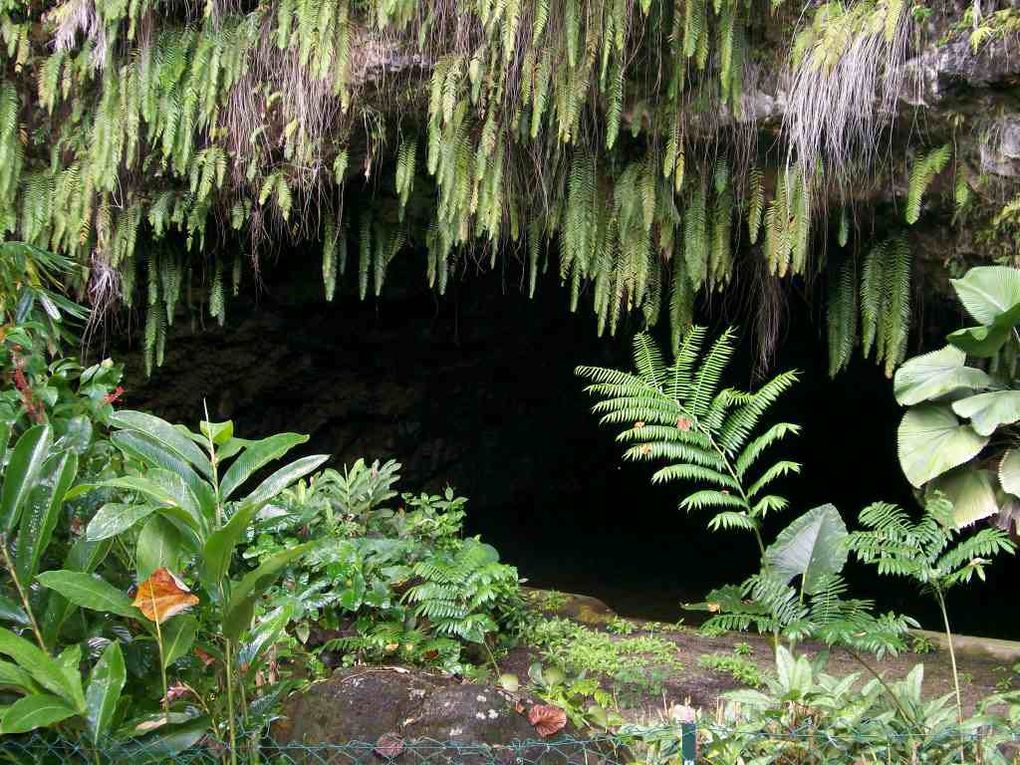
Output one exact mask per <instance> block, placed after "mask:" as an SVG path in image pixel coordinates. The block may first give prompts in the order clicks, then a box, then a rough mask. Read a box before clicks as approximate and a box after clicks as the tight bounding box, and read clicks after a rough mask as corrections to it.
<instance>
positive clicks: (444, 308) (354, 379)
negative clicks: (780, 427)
mask: <svg viewBox="0 0 1020 765" xmlns="http://www.w3.org/2000/svg"><path fill="white" fill-rule="evenodd" d="M317 265H318V264H317V263H316V262H307V263H305V264H304V265H301V264H300V263H299V262H295V260H294V258H291V259H288V261H287V262H286V266H287V268H286V269H283V268H280V269H278V271H279V273H277V274H273V273H267V274H266V284H265V286H264V289H263V290H262V292H261V293H260V295H259V298H258V304H257V305H256V303H255V302H254V301H253V300H252V299H251V298H248V299H247V302H246V301H245V300H243V299H242V300H237V301H235V302H234V303H232V304H231V310H232V315H231V316H229V317H228V322H227V326H226V328H225V329H220V328H216V327H209V328H207V330H206V331H205V332H197V333H191V332H188V331H185V330H184V329H180V330H177V331H175V332H174V333H173V335H172V337H171V339H170V341H169V344H168V350H167V359H166V363H165V364H164V366H163V367H162V368H161V369H159V370H157V371H156V372H155V373H154V374H153V376H152V378H151V379H150V380H145V379H144V376H143V373H142V371H141V363H140V360H139V358H138V355H137V352H135V353H133V354H128V355H127V356H124V354H121V356H122V357H123V358H127V359H128V361H129V385H128V394H127V397H126V405H127V406H132V407H143V408H150V409H151V410H153V411H155V412H157V413H160V414H162V415H163V416H165V417H167V418H168V419H172V420H177V421H182V422H188V423H190V424H192V425H194V424H195V423H196V422H197V420H198V419H199V417H200V415H201V411H202V410H201V407H202V399H203V396H205V397H207V399H208V403H209V408H210V414H211V416H213V417H214V418H228V417H229V418H231V419H233V420H234V421H235V424H236V426H237V429H238V431H239V433H240V434H241V435H245V436H249V437H256V436H262V435H266V434H268V433H271V432H276V431H282V430H294V431H299V432H304V433H309V434H310V435H311V442H310V444H309V445H308V447H309V448H308V451H321V452H329V453H331V454H333V455H334V458H335V462H334V464H335V465H338V464H340V463H342V462H344V461H350V460H353V459H355V458H356V457H359V456H364V457H366V458H368V459H373V458H382V459H385V458H390V457H393V458H395V459H397V460H399V461H400V462H402V463H403V465H404V470H403V475H404V480H403V484H402V485H403V488H404V489H405V490H408V491H412V490H413V491H419V490H421V489H423V488H425V489H428V490H432V491H436V490H439V489H441V488H442V487H443V486H444V485H445V484H446V483H447V482H449V483H450V484H452V485H454V486H455V487H456V489H457V490H458V492H459V493H461V494H463V495H465V496H467V497H468V498H469V499H470V503H469V529H470V532H471V533H478V534H481V535H483V536H484V537H485V539H486V540H487V541H489V542H491V543H493V544H494V545H495V546H496V547H497V548H498V549H499V550H500V551H501V553H502V554H503V557H504V558H505V559H506V560H508V561H510V562H512V563H514V564H516V565H517V566H518V567H519V570H520V573H521V575H522V576H524V577H526V578H527V579H528V580H529V582H530V583H531V584H533V585H536V586H542V587H551V588H556V589H562V590H569V591H576V592H583V593H588V594H592V595H596V596H598V597H600V598H602V599H604V600H605V601H606V602H608V603H609V604H610V605H611V606H612V607H613V608H614V609H616V610H617V611H619V612H620V613H622V614H624V615H628V616H639V617H647V618H657V619H663V620H673V619H676V618H678V617H681V616H683V615H684V614H683V611H682V610H681V608H680V603H682V602H684V601H696V600H699V599H701V598H702V597H703V595H704V594H705V593H706V591H707V590H708V589H709V588H711V587H713V586H716V585H720V584H723V583H727V582H735V581H740V580H742V579H743V578H744V577H745V576H747V575H748V574H750V573H752V571H753V570H754V568H755V567H756V559H757V552H756V548H755V547H754V545H753V543H752V542H751V541H750V540H749V539H748V538H745V537H744V536H742V535H741V534H739V533H738V532H719V533H710V532H709V531H708V530H707V529H706V522H707V520H708V516H707V515H698V514H694V515H687V514H686V513H683V512H681V511H679V510H678V509H677V507H676V505H677V501H678V499H679V498H680V496H681V495H682V491H681V487H678V486H669V487H653V486H651V485H650V483H649V476H650V474H651V471H650V469H649V466H647V465H623V464H621V460H620V453H621V449H620V448H619V447H618V445H617V444H616V443H615V442H614V440H613V437H612V434H611V432H610V431H608V430H605V429H602V428H600V427H599V426H598V424H597V423H596V421H595V419H594V418H593V417H592V416H591V414H590V412H589V407H590V403H591V402H590V401H589V400H588V399H587V397H586V396H585V395H584V394H583V393H582V392H581V385H580V383H579V381H578V380H577V378H575V376H574V374H573V369H574V367H575V366H576V365H578V364H598V365H604V366H606V365H611V366H629V363H630V362H629V355H630V340H629V333H628V332H621V333H620V335H619V336H618V337H616V338H608V339H606V338H603V339H600V338H598V337H597V336H596V334H595V325H594V321H593V320H592V318H591V317H590V315H588V313H587V312H585V310H583V311H579V313H578V314H576V315H573V314H571V313H569V311H568V310H567V308H566V303H567V296H566V294H565V292H564V291H563V290H560V289H558V288H557V287H556V286H555V283H554V282H553V281H552V280H551V279H547V280H545V281H544V282H542V283H541V285H540V288H539V293H538V295H537V296H536V298H535V299H534V300H530V301H529V300H528V299H527V298H526V297H524V296H523V295H522V294H521V291H520V284H519V281H518V279H519V274H518V273H516V272H515V273H514V274H513V275H509V274H508V275H506V276H504V275H501V274H499V273H495V274H493V273H487V274H481V275H470V276H469V277H468V278H467V279H466V280H464V281H458V282H456V283H454V284H453V285H452V286H451V291H450V293H449V294H448V295H447V296H446V297H444V298H437V297H436V296H435V295H433V294H432V293H431V292H429V291H428V290H427V289H426V288H425V286H424V285H422V284H420V281H419V280H420V275H419V274H420V271H419V270H417V269H416V268H415V269H411V271H412V272H413V275H407V276H405V275H402V274H401V273H399V272H395V273H394V274H392V275H391V276H390V277H389V283H388V285H387V288H386V291H385V293H384V296H383V298H382V299H381V300H374V299H369V300H367V301H365V302H359V301H358V300H357V298H356V296H355V295H352V294H350V292H349V287H350V285H348V290H346V291H345V292H344V294H343V295H338V297H337V301H336V302H335V303H333V304H326V303H324V302H323V301H322V298H321V284H320V283H319V282H318V281H317V278H316V271H315V269H316V267H317ZM181 323H182V324H183V323H184V322H183V321H182V322H181ZM714 326H716V327H718V328H721V327H722V326H724V325H723V324H722V323H721V322H718V321H717V322H714ZM819 326H821V323H820V322H819V321H818V317H817V315H816V316H812V315H811V313H810V312H809V309H808V308H807V305H806V302H805V301H803V300H802V299H800V298H797V297H792V298H791V300H790V306H789V320H788V323H787V327H786V335H785V338H784V341H783V343H782V345H781V348H780V352H779V356H778V360H777V367H778V368H790V367H795V368H798V369H800V370H802V372H803V378H802V382H801V384H800V385H799V386H797V387H796V389H795V390H794V391H793V392H792V393H791V394H790V395H789V396H788V398H787V399H786V400H785V401H784V402H783V403H782V405H781V406H780V407H779V408H778V409H777V411H776V414H777V415H778V416H781V417H783V418H784V419H789V420H791V421H794V422H797V423H799V424H801V425H802V426H803V428H804V432H803V435H802V436H801V438H799V439H797V440H796V441H791V442H790V443H789V444H788V445H786V446H780V447H778V448H779V449H780V450H786V453H787V454H789V455H790V456H792V457H793V458H794V459H798V460H800V461H801V462H802V463H803V466H804V467H803V472H802V475H801V476H800V477H793V478H791V479H789V480H786V481H785V483H784V484H783V485H782V490H783V492H784V493H785V494H786V495H787V496H788V497H789V498H790V500H791V505H792V509H791V511H789V512H788V513H786V514H784V515H782V516H780V517H777V518H775V519H773V520H772V521H771V523H770V528H769V533H768V535H767V536H769V537H771V536H772V535H774V533H775V531H778V529H779V528H781V527H782V526H783V525H784V524H785V523H786V522H788V521H789V520H790V519H791V518H792V517H793V516H794V514H795V513H797V512H801V511H803V510H806V509H808V508H810V507H813V506H815V505H818V504H821V503H824V502H833V503H834V504H835V505H836V506H837V507H838V508H839V509H840V510H841V511H842V513H843V515H844V518H845V519H846V520H847V522H848V523H849V524H850V525H853V523H854V520H855V518H856V514H857V512H859V510H860V509H861V508H862V507H864V506H865V505H866V504H867V503H869V502H871V501H874V500H878V499H886V500H891V501H897V502H901V503H903V504H904V505H905V506H908V507H909V506H912V502H913V500H912V498H911V493H910V487H909V486H908V485H907V483H906V480H905V479H904V478H903V476H902V474H901V472H900V469H899V466H898V464H897V460H896V451H895V450H896V427H897V424H898V420H899V417H900V410H899V408H898V407H897V405H896V403H895V401H894V400H893V396H892V384H891V382H890V381H889V380H887V379H886V378H885V377H884V375H883V374H882V372H881V370H879V369H878V368H876V367H875V366H874V365H872V364H870V363H868V362H865V361H862V360H859V359H855V361H854V362H853V364H852V365H851V368H850V369H849V370H848V371H847V372H846V373H844V374H843V375H841V376H840V377H838V378H837V379H836V380H834V381H830V380H829V378H828V376H827V372H826V368H827V367H826V364H827V362H826V350H825V344H824V339H823V338H822V337H820V336H819V335H820V332H819V330H818V327H819ZM750 350H751V349H750V344H749V343H748V342H746V341H745V342H744V343H743V345H742V347H741V352H740V354H739V357H738V358H737V359H736V360H735V361H734V363H733V366H732V368H731V375H730V377H729V381H730V382H731V383H732V384H735V385H741V386H742V385H747V384H748V382H749V380H748V378H749V372H748V370H749V369H750V368H751V354H750ZM777 453H778V452H777ZM1018 572H1020V565H1018V562H1017V561H1016V560H1011V561H1009V562H1007V563H1004V564H1002V565H999V566H998V567H996V568H995V569H994V572H993V573H992V576H991V577H990V581H989V583H988V584H986V585H983V586H980V587H978V586H975V588H974V589H972V590H970V591H969V592H967V591H964V592H962V593H959V594H957V595H956V597H954V598H952V604H953V605H955V606H956V609H955V612H954V613H955V619H956V626H957V628H958V629H959V630H961V631H965V632H971V633H977V634H987V635H996V636H1001V637H1020V629H1018V620H1017V618H1016V617H1015V616H1014V615H1013V614H1014V612H1013V610H1012V609H1011V608H1010V605H1011V603H1012V592H1011V589H1010V584H1011V582H1012V580H1013V579H1015V577H1016V574H1017V573H1018ZM850 578H851V582H852V584H853V585H855V587H856V588H858V589H857V590H855V594H860V595H861V596H870V597H877V598H878V599H879V601H880V603H881V605H882V606H883V607H885V608H896V609H899V610H903V611H904V612H906V613H909V614H911V615H914V616H916V617H918V618H919V619H920V620H921V621H922V622H923V623H924V624H925V626H928V627H933V628H938V626H939V625H938V622H937V618H936V612H935V610H934V609H933V608H930V607H928V606H927V604H926V602H925V601H924V600H923V599H921V598H919V597H918V596H917V595H916V593H915V592H914V591H913V590H912V589H911V588H910V587H908V586H905V585H903V584H901V583H898V582H895V581H894V580H890V579H878V577H877V576H876V575H875V574H874V572H873V571H870V570H861V569H860V568H859V567H854V568H852V569H851V572H850ZM977 602H981V603H982V607H981V608H976V607H975V606H974V604H976V603H977ZM687 618H688V619H690V616H689V615H688V617H687Z"/></svg>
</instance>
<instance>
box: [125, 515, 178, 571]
mask: <svg viewBox="0 0 1020 765" xmlns="http://www.w3.org/2000/svg"><path fill="white" fill-rule="evenodd" d="M187 555H188V545H187V544H186V542H185V539H184V536H183V535H182V534H181V532H180V530H179V529H178V528H177V526H175V525H174V524H173V523H171V522H170V521H169V520H168V519H166V518H163V517H161V516H159V515H154V516H152V517H151V518H149V520H147V521H146V522H145V525H144V526H143V527H142V530H141V532H140V533H139V534H138V544H137V546H136V547H135V568H136V571H137V574H138V579H139V581H141V580H142V579H146V578H148V576H149V575H150V574H151V573H152V572H153V571H155V570H156V569H158V568H168V569H170V570H171V571H180V570H181V568H183V563H184V561H185V560H186V558H187Z"/></svg>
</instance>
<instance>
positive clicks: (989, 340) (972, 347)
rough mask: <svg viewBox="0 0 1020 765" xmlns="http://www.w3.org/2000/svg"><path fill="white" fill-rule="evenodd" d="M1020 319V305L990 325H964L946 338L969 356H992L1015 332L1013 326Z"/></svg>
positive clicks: (985, 357)
mask: <svg viewBox="0 0 1020 765" xmlns="http://www.w3.org/2000/svg"><path fill="white" fill-rule="evenodd" d="M1018 321H1020V305H1017V306H1014V308H1013V309H1012V310H1010V311H1007V312H1006V313H1004V314H1002V315H1001V316H999V317H998V318H996V319H995V321H994V322H992V323H991V324H989V325H988V326H985V325H983V324H982V325H980V326H977V327H964V328H963V329H958V330H956V331H955V332H950V333H949V335H947V336H946V340H948V341H949V342H950V343H952V344H953V345H955V346H956V347H957V348H959V349H960V350H962V351H964V352H965V353H966V354H967V355H968V356H975V357H977V358H981V359H987V358H991V357H992V356H994V355H995V354H997V353H998V352H999V349H1000V348H1002V346H1003V345H1005V344H1006V341H1007V340H1009V338H1010V337H1011V336H1012V334H1013V327H1014V326H1016V323H1017V322H1018Z"/></svg>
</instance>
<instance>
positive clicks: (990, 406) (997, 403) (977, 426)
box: [953, 390, 1020, 436]
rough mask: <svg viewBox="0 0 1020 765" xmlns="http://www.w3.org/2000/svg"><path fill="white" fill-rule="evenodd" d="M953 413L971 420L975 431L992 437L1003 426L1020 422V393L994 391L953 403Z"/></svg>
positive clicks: (1015, 391) (1014, 391)
mask: <svg viewBox="0 0 1020 765" xmlns="http://www.w3.org/2000/svg"><path fill="white" fill-rule="evenodd" d="M953 411H954V412H955V413H956V414H957V415H959V416H960V417H963V418H964V419H967V420H970V424H971V425H972V426H973V428H974V430H975V431H976V432H977V433H978V434H979V435H982V436H990V435H992V433H994V432H995V431H996V429H997V428H999V427H1000V426H1002V425H1012V424H1013V423H1014V422H1017V421H1018V420H1020V391H1017V390H994V391H990V392H988V393H979V394H978V395H976V396H968V397H967V398H962V399H960V400H959V401H954V402H953Z"/></svg>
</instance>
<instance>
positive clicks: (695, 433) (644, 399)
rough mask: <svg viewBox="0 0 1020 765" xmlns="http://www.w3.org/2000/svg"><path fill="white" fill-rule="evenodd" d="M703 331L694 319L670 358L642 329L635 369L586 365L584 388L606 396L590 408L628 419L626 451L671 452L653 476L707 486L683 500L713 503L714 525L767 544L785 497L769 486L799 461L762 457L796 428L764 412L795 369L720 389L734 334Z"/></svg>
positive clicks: (634, 455)
mask: <svg viewBox="0 0 1020 765" xmlns="http://www.w3.org/2000/svg"><path fill="white" fill-rule="evenodd" d="M705 335H706V332H705V329H704V328H702V327H692V328H691V329H689V330H688V331H687V332H686V333H685V334H684V336H683V338H682V340H681V342H680V347H679V350H678V351H677V354H676V358H675V360H674V362H673V363H672V364H669V365H667V364H666V362H665V360H664V358H663V354H662V352H661V351H660V350H659V348H658V347H657V346H656V344H655V343H654V341H653V340H652V339H651V338H650V337H649V336H648V335H646V334H640V335H637V336H636V337H635V339H634V364H635V368H636V371H635V373H626V372H618V371H616V370H612V369H604V368H599V367H579V368H578V370H577V374H578V375H579V376H581V377H582V378H584V379H586V380H588V381H590V384H589V385H588V387H587V388H586V389H585V390H586V391H587V392H588V393H589V394H591V395H592V396H595V397H596V398H598V399H599V402H598V403H597V404H596V405H595V406H594V408H593V411H594V413H595V414H597V415H599V417H600V422H601V423H602V424H606V425H614V426H617V427H620V428H622V430H621V432H620V434H619V435H618V437H617V440H619V441H620V442H622V443H624V444H627V445H628V447H627V449H626V451H625V452H624V459H627V460H639V461H655V462H664V463H665V464H664V465H662V466H661V467H659V468H658V469H657V470H656V472H655V473H654V474H653V476H652V481H653V482H655V483H660V482H666V481H682V482H685V483H690V484H694V485H695V486H700V487H701V488H696V489H695V490H694V491H693V492H692V493H690V494H688V495H687V496H686V497H685V498H684V499H683V500H682V501H681V503H680V507H681V508H683V509H688V510H690V509H696V510H700V509H711V510H714V511H716V514H715V515H714V516H713V518H712V519H711V521H710V522H709V526H710V528H713V529H715V528H742V529H747V530H750V531H752V532H753V533H754V535H755V536H756V538H757V539H758V541H759V545H762V543H761V535H760V528H761V522H762V520H763V518H764V517H765V516H766V515H767V514H768V513H769V512H771V511H773V510H777V509H781V508H783V507H785V506H786V500H784V499H782V498H781V497H779V496H777V495H774V494H770V493H768V491H769V489H770V487H771V484H772V483H773V482H774V481H775V480H777V479H778V478H780V477H781V476H782V475H784V474H786V473H788V472H795V471H797V470H799V465H797V464H796V463H794V462H789V461H785V460H780V461H777V462H774V463H772V464H771V465H768V466H763V465H761V464H759V463H760V461H761V459H762V458H763V456H764V454H765V453H766V452H767V450H768V449H769V447H770V446H772V445H774V444H775V443H777V442H778V441H780V440H782V439H783V438H785V437H786V436H787V435H790V434H792V433H796V432H798V428H797V426H795V425H791V424H789V423H777V424H775V425H772V426H771V427H769V428H767V429H764V430H762V428H761V418H762V416H763V415H764V414H765V412H766V411H767V410H768V408H769V407H770V406H771V404H772V403H773V402H775V400H776V399H777V398H778V397H779V396H780V395H782V393H783V392H785V391H786V390H788V389H789V388H790V386H791V385H792V384H793V383H794V382H795V381H796V379H797V375H796V373H794V372H785V373H783V374H780V375H778V376H777V377H775V378H773V379H771V380H770V381H768V382H767V383H765V384H764V385H763V386H761V387H760V388H759V389H758V390H757V391H740V390H736V389H733V388H725V389H720V385H721V381H722V376H723V373H724V371H725V369H726V366H727V364H728V362H729V360H730V357H731V356H732V354H733V350H734V345H733V343H734V335H733V332H732V331H731V330H728V331H726V332H725V333H723V334H722V335H721V336H720V337H719V338H717V339H716V340H715V341H714V342H713V343H711V345H710V346H709V347H708V348H707V349H705V348H704V344H705ZM762 550H764V547H763V546H762Z"/></svg>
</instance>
